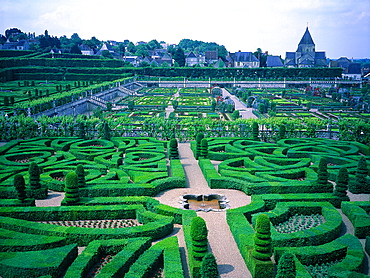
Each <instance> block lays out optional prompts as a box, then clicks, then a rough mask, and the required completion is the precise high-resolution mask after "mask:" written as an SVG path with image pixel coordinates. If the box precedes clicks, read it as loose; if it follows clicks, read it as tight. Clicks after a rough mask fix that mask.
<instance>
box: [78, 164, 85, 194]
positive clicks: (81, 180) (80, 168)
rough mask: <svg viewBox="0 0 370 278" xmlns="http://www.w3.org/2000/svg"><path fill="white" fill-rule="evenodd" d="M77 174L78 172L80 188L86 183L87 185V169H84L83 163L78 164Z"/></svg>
mask: <svg viewBox="0 0 370 278" xmlns="http://www.w3.org/2000/svg"><path fill="white" fill-rule="evenodd" d="M76 174H77V183H78V188H81V187H85V185H86V180H85V169H84V166H83V165H82V164H78V165H77V167H76Z"/></svg>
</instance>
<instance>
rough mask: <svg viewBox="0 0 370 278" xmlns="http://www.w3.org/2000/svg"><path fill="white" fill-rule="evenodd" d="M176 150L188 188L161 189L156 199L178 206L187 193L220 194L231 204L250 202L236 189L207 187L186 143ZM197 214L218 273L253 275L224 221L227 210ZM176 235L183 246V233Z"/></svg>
mask: <svg viewBox="0 0 370 278" xmlns="http://www.w3.org/2000/svg"><path fill="white" fill-rule="evenodd" d="M179 154H180V160H181V163H182V165H183V167H184V171H185V174H186V178H187V188H177V189H170V190H167V191H165V192H162V193H160V194H159V195H157V197H156V199H158V200H159V201H160V202H161V203H163V204H166V205H170V206H173V207H179V197H180V196H181V195H183V194H188V193H189V194H210V193H219V194H223V195H225V196H226V197H227V198H228V200H229V201H230V202H229V204H230V206H231V208H236V207H240V206H245V205H247V204H249V203H250V202H251V198H250V196H248V195H246V194H244V193H243V192H241V191H238V190H228V189H210V188H209V187H208V184H207V181H206V180H205V178H204V176H203V174H202V171H201V169H200V168H199V166H198V162H197V160H196V159H195V158H194V155H193V152H192V151H191V149H190V144H189V143H180V144H179ZM197 215H198V216H200V217H202V218H203V219H204V220H205V221H206V223H207V228H208V231H209V232H208V242H209V247H210V251H211V252H212V253H213V254H214V255H215V257H216V260H217V264H218V270H219V273H220V277H221V278H228V277H229V278H231V277H233V278H238V277H245V278H248V277H252V276H251V274H250V272H249V270H248V269H247V267H246V265H245V262H244V259H243V257H242V256H241V254H240V252H239V249H238V247H237V245H236V243H235V241H234V237H233V235H232V234H231V232H230V229H229V226H228V224H227V222H226V212H197ZM177 236H178V237H179V244H180V248H184V249H186V248H185V242H184V239H183V238H181V236H183V235H182V234H181V233H180V232H179V233H178V234H177ZM182 244H183V245H182Z"/></svg>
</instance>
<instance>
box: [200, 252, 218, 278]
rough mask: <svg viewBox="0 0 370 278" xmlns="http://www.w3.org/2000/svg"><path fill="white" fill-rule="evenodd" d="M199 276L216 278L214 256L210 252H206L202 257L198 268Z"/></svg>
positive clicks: (216, 271)
mask: <svg viewBox="0 0 370 278" xmlns="http://www.w3.org/2000/svg"><path fill="white" fill-rule="evenodd" d="M199 274H200V278H218V277H219V273H218V269H217V262H216V258H215V256H214V255H213V254H212V253H207V254H206V255H205V256H204V257H203V259H202V264H201V266H200V269H199Z"/></svg>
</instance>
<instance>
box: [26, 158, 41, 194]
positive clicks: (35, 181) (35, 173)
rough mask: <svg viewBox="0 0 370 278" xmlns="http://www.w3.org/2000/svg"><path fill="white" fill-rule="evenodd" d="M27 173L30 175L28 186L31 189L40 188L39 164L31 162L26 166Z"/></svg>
mask: <svg viewBox="0 0 370 278" xmlns="http://www.w3.org/2000/svg"><path fill="white" fill-rule="evenodd" d="M28 173H29V176H30V186H31V188H32V189H39V188H41V183H40V168H39V166H38V165H37V164H36V163H35V162H32V163H31V164H30V166H29V168H28Z"/></svg>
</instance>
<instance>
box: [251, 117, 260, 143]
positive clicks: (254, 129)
mask: <svg viewBox="0 0 370 278" xmlns="http://www.w3.org/2000/svg"><path fill="white" fill-rule="evenodd" d="M258 134H259V127H258V123H257V122H253V123H252V136H253V140H254V141H259V138H258Z"/></svg>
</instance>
